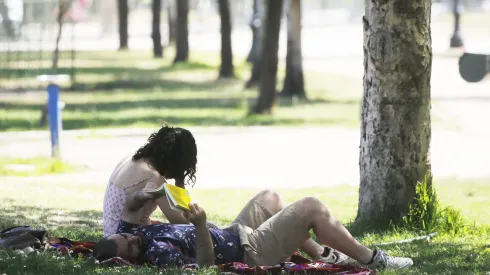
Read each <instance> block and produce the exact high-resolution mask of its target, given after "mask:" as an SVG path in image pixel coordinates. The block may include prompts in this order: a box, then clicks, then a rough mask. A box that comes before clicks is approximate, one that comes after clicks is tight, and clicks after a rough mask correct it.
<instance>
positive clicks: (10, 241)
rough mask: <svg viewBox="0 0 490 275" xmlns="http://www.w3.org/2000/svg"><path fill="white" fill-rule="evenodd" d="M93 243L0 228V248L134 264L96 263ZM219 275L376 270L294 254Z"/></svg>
mask: <svg viewBox="0 0 490 275" xmlns="http://www.w3.org/2000/svg"><path fill="white" fill-rule="evenodd" d="M95 244H96V243H95V242H82V241H72V240H70V239H67V238H62V237H61V238H60V237H50V236H48V234H47V231H44V230H37V229H33V228H31V227H29V226H19V227H13V228H8V229H5V230H2V231H0V248H1V247H3V248H10V249H16V250H20V251H23V252H22V253H30V252H32V251H35V250H37V251H54V252H57V253H60V254H63V255H70V256H73V257H77V258H78V257H84V258H86V259H87V260H91V261H93V262H94V263H95V264H99V265H103V266H135V265H134V264H132V263H130V262H128V261H126V260H124V259H122V258H119V257H115V258H111V259H108V260H105V261H103V262H98V261H96V260H95V259H93V258H92V251H93V249H94V247H95ZM216 267H217V268H218V270H219V271H220V273H221V274H283V273H284V272H291V273H301V274H312V275H313V274H315V275H326V274H335V275H345V274H351V275H375V274H376V271H374V270H369V269H366V268H362V267H357V266H349V265H336V264H328V263H323V262H312V261H310V260H308V259H306V258H304V257H302V256H301V254H299V253H295V254H294V255H292V256H291V260H290V261H289V262H284V263H281V264H278V265H275V266H258V267H251V266H248V265H246V264H244V263H238V262H234V263H228V264H224V265H218V266H216ZM197 268H198V266H197V265H196V264H190V265H185V266H183V267H182V269H184V270H195V269H197Z"/></svg>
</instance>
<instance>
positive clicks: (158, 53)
mask: <svg viewBox="0 0 490 275" xmlns="http://www.w3.org/2000/svg"><path fill="white" fill-rule="evenodd" d="M151 12H152V20H151V39H152V40H153V56H154V57H156V58H161V57H163V46H162V35H161V33H160V22H161V20H160V19H161V14H162V0H152V2H151Z"/></svg>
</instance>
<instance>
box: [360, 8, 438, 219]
mask: <svg viewBox="0 0 490 275" xmlns="http://www.w3.org/2000/svg"><path fill="white" fill-rule="evenodd" d="M430 11H431V1H430V0H414V1H406V0H391V1H388V0H365V16H364V18H363V28H364V93H363V99H362V119H361V140H360V156H359V166H360V180H361V181H360V190H359V193H360V194H359V208H358V211H357V218H356V223H357V224H362V223H363V222H369V223H371V224H372V225H375V226H376V227H379V228H386V227H387V226H389V223H390V221H394V222H396V221H399V219H400V218H401V217H402V216H403V215H405V214H406V213H407V211H408V207H409V205H410V203H411V202H412V201H413V198H414V196H415V186H416V184H417V182H418V181H423V180H424V176H425V175H426V173H427V172H428V170H429V169H430V163H429V146H430V138H431V119H430V109H431V103H430V78H431V67H432V45H431V44H432V38H431V31H430Z"/></svg>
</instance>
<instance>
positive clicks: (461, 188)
mask: <svg viewBox="0 0 490 275" xmlns="http://www.w3.org/2000/svg"><path fill="white" fill-rule="evenodd" d="M489 182H490V181H489V179H478V180H464V181H459V180H455V179H440V180H436V182H435V183H436V188H437V190H438V195H439V198H440V200H441V202H442V203H443V204H445V205H453V206H455V207H456V208H458V209H461V211H462V213H463V215H464V216H465V217H466V218H468V219H469V220H470V221H472V222H475V223H476V226H469V227H468V228H466V229H465V230H464V231H463V233H462V234H460V235H457V236H451V235H448V234H446V233H445V232H439V234H440V235H439V236H437V237H436V238H434V239H433V240H432V241H431V242H425V241H422V242H415V243H410V244H398V245H388V246H380V248H382V249H384V250H386V251H388V252H389V253H392V254H394V255H409V256H411V257H413V259H414V262H415V266H414V267H413V268H411V269H409V270H407V271H399V272H396V271H395V272H380V274H485V272H489V271H490V267H489V266H488V262H490V253H489V252H488V248H489V247H490V239H489V237H488V236H489V235H490V227H489V226H490V224H489V222H488V221H489V220H490V213H489V212H488V209H489V208H490V200H489V196H490V184H489ZM0 188H1V190H2V192H1V193H0V208H1V209H2V211H0V228H6V227H9V226H13V225H26V224H27V225H33V226H38V227H44V228H46V229H48V231H49V232H50V234H51V235H55V236H63V237H68V238H71V239H74V240H97V239H98V238H100V237H101V236H102V229H101V218H102V213H101V208H102V200H103V194H104V188H105V184H86V183H84V184H80V183H77V182H76V181H75V182H70V183H63V184H62V183H54V182H32V181H30V182H25V183H24V182H22V181H20V182H16V183H15V185H13V184H8V181H2V182H0ZM19 190H22V191H19ZM258 191H259V190H258V189H222V188H220V189H216V190H214V189H191V196H192V197H193V198H194V199H195V200H196V201H199V203H200V205H202V206H203V207H204V208H205V209H206V210H207V212H208V218H209V220H211V221H213V222H215V223H217V224H219V225H226V224H228V223H229V222H230V221H231V220H232V219H233V218H234V217H235V215H236V214H237V213H238V211H239V210H240V209H241V208H242V207H243V206H244V205H245V203H246V201H247V200H248V199H249V198H251V197H252V196H253V195H254V194H255V193H256V192H258ZM277 191H278V192H279V193H280V194H281V195H282V197H283V198H284V200H285V201H286V202H288V203H290V202H293V201H295V200H297V199H299V198H302V197H305V196H312V195H313V196H316V197H318V198H319V199H321V200H322V201H323V202H325V203H326V204H327V205H328V206H329V207H330V208H331V210H332V212H333V213H334V214H335V215H336V216H337V217H338V218H339V219H340V220H341V221H342V222H344V223H347V224H348V223H349V222H350V221H351V220H352V219H353V218H354V217H355V213H356V208H357V198H358V195H357V194H358V189H357V188H356V187H353V186H337V187H330V188H328V189H327V188H305V189H281V190H277ZM154 218H158V219H162V216H161V215H159V214H157V215H155V217H154ZM419 234H422V233H421V232H405V231H401V232H384V233H375V232H371V233H369V232H365V233H364V234H362V235H359V236H357V238H358V239H359V240H360V241H361V242H363V243H365V244H367V245H369V246H371V247H374V246H376V245H377V244H380V243H383V242H389V241H394V240H400V239H404V238H409V237H413V236H415V235H419ZM0 270H2V272H6V274H93V273H101V274H115V273H124V274H156V273H159V272H162V274H182V271H180V270H166V272H165V271H162V270H158V271H156V270H154V269H149V268H136V269H134V268H120V269H114V268H113V269H106V268H104V269H101V268H98V267H96V266H94V265H92V264H91V263H89V262H86V261H83V260H78V259H71V258H69V259H64V258H60V257H58V256H57V255H54V254H51V253H43V254H41V255H38V256H28V257H25V258H24V257H20V256H17V255H14V254H13V253H12V252H8V251H0ZM192 273H193V274H215V271H213V270H209V269H207V270H202V271H200V272H197V273H196V272H192ZM189 274H191V273H189Z"/></svg>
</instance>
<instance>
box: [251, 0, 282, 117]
mask: <svg viewBox="0 0 490 275" xmlns="http://www.w3.org/2000/svg"><path fill="white" fill-rule="evenodd" d="M282 8H283V0H274V1H268V2H267V9H266V20H265V22H264V23H265V24H264V39H262V43H263V44H262V49H263V51H262V54H261V58H260V59H261V62H260V66H261V67H260V72H261V76H260V89H259V98H258V99H257V102H256V104H255V106H254V107H253V109H252V110H251V111H252V113H255V114H264V113H270V112H271V109H272V106H273V105H274V100H275V98H276V82H277V62H278V57H277V55H278V50H279V31H280V29H281V15H282V11H283V10H282Z"/></svg>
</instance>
